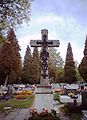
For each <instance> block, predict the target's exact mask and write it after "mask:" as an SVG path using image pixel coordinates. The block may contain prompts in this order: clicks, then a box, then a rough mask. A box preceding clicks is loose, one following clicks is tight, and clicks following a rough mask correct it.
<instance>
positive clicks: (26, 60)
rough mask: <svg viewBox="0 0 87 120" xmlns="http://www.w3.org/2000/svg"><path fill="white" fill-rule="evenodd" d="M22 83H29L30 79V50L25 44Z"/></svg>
mask: <svg viewBox="0 0 87 120" xmlns="http://www.w3.org/2000/svg"><path fill="white" fill-rule="evenodd" d="M21 79H22V81H21V82H22V83H30V81H31V50H30V48H29V46H28V45H27V49H26V53H25V57H24V63H23V70H22V78H21Z"/></svg>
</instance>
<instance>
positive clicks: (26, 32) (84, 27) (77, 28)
mask: <svg viewBox="0 0 87 120" xmlns="http://www.w3.org/2000/svg"><path fill="white" fill-rule="evenodd" d="M86 5H87V0H34V2H32V5H31V21H30V22H29V26H27V25H26V24H24V27H23V28H21V29H19V30H18V31H17V37H18V41H19V44H20V46H21V55H22V57H24V54H25V50H26V47H27V45H29V41H30V40H31V39H41V29H48V31H49V34H48V38H49V39H58V40H60V46H59V48H57V49H58V51H59V52H60V55H61V57H62V58H63V60H65V57H66V51H67V45H68V42H70V43H71V46H72V51H73V55H74V60H77V61H78V62H80V61H81V59H82V57H83V50H84V43H85V39H86V33H87V6H86Z"/></svg>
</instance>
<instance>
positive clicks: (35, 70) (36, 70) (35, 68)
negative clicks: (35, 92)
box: [31, 47, 40, 84]
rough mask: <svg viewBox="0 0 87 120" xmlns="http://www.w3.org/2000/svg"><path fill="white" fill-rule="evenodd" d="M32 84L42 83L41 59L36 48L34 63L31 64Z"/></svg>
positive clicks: (33, 57)
mask: <svg viewBox="0 0 87 120" xmlns="http://www.w3.org/2000/svg"><path fill="white" fill-rule="evenodd" d="M31 75H32V79H31V83H33V84H34V83H39V82H40V58H39V52H38V48H37V47H35V48H34V51H33V56H32V63H31Z"/></svg>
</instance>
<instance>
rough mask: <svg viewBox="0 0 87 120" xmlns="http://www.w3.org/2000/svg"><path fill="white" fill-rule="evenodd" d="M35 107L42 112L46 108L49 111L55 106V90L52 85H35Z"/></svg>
mask: <svg viewBox="0 0 87 120" xmlns="http://www.w3.org/2000/svg"><path fill="white" fill-rule="evenodd" d="M35 108H36V109H37V111H38V112H41V111H42V110H43V108H46V109H47V110H48V111H49V112H51V109H52V108H53V91H52V88H51V85H37V86H36V87H35Z"/></svg>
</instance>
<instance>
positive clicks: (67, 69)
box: [64, 43, 76, 83]
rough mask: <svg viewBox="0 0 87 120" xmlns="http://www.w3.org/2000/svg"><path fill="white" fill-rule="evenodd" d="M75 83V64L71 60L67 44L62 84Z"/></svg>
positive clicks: (70, 48)
mask: <svg viewBox="0 0 87 120" xmlns="http://www.w3.org/2000/svg"><path fill="white" fill-rule="evenodd" d="M75 81H76V71H75V62H74V60H73V53H72V47H71V44H70V43H68V48H67V54H66V61H65V66H64V82H67V83H73V82H75Z"/></svg>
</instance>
